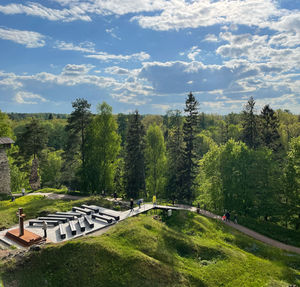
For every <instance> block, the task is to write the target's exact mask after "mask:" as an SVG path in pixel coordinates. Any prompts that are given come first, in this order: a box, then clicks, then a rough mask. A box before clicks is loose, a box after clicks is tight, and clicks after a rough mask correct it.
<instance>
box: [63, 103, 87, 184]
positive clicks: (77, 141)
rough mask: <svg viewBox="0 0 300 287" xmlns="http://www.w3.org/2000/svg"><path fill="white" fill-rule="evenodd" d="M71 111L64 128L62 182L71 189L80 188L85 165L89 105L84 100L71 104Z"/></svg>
mask: <svg viewBox="0 0 300 287" xmlns="http://www.w3.org/2000/svg"><path fill="white" fill-rule="evenodd" d="M72 107H73V109H74V110H73V111H72V113H71V115H70V117H69V118H68V123H67V125H66V127H65V131H66V132H67V135H68V138H67V142H66V145H65V148H64V153H63V155H62V156H63V159H64V163H63V167H62V180H63V183H64V184H65V185H67V186H68V187H69V188H71V189H77V188H80V184H81V183H80V180H81V178H83V175H82V174H80V172H81V171H83V170H84V169H85V168H84V165H85V149H84V146H85V141H86V133H87V127H88V125H89V123H90V121H91V118H92V114H91V112H90V107H91V105H90V104H89V103H88V102H87V100H85V99H76V101H75V102H73V103H72Z"/></svg>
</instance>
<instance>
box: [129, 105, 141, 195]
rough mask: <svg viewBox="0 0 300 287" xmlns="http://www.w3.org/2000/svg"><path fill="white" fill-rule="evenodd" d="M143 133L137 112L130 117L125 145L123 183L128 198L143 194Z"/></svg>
mask: <svg viewBox="0 0 300 287" xmlns="http://www.w3.org/2000/svg"><path fill="white" fill-rule="evenodd" d="M144 136H145V131H144V127H143V125H142V122H141V116H140V115H139V113H138V111H136V112H135V113H134V114H132V115H130V118H129V123H128V131H127V140H126V144H125V172H124V183H125V191H126V194H127V196H128V197H132V198H137V197H138V196H139V194H140V193H141V192H143V193H144V194H145V156H144V151H145V139H144Z"/></svg>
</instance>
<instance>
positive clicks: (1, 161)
mask: <svg viewBox="0 0 300 287" xmlns="http://www.w3.org/2000/svg"><path fill="white" fill-rule="evenodd" d="M10 191H11V190H10V169H9V164H8V159H7V156H6V152H5V149H4V148H3V147H1V146H0V194H1V193H6V194H10Z"/></svg>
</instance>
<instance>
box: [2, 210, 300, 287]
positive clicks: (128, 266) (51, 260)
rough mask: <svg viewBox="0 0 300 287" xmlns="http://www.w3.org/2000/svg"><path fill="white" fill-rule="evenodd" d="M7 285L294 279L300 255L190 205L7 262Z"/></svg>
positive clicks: (274, 282) (299, 278) (280, 282)
mask: <svg viewBox="0 0 300 287" xmlns="http://www.w3.org/2000/svg"><path fill="white" fill-rule="evenodd" d="M2 279H3V282H4V286H8V287H10V286H21V287H22V286H24V287H27V286H28V287H34V286H55V287H58V286H72V287H73V286H95V287H96V286H97V287H99V286H143V287H144V286H212V287H215V286H228V287H234V286H237V287H241V286H258V287H262V286H269V287H274V286H275V287H276V286H285V287H286V286H289V284H298V285H299V284H300V256H299V255H296V254H293V253H288V252H285V251H281V250H279V249H276V248H272V247H269V246H266V245H264V244H262V243H260V242H258V241H255V240H253V239H251V238H249V237H247V236H245V235H242V234H241V233H239V232H238V231H236V230H233V229H232V228H230V227H228V226H225V225H223V224H222V222H218V221H215V220H212V219H208V218H205V217H203V216H200V215H197V214H195V213H190V212H186V211H178V212H174V213H173V215H172V216H171V217H170V218H168V217H166V216H165V215H162V214H161V217H158V218H156V219H154V218H153V214H148V215H140V216H138V217H134V218H128V219H127V220H125V221H123V222H120V223H118V224H117V225H115V226H114V227H113V228H111V229H110V230H109V231H108V232H107V233H105V234H103V235H101V236H94V237H93V236H89V237H83V238H79V239H75V240H71V241H68V242H65V243H61V244H57V245H48V246H47V247H45V248H43V249H42V250H41V251H39V252H34V253H31V254H28V255H27V256H26V257H25V258H24V260H23V261H21V262H20V261H19V262H14V261H11V262H10V263H8V264H6V265H5V267H4V268H2Z"/></svg>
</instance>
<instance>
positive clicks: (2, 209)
mask: <svg viewBox="0 0 300 287" xmlns="http://www.w3.org/2000/svg"><path fill="white" fill-rule="evenodd" d="M81 204H96V205H100V206H103V207H107V208H111V209H120V207H119V206H115V205H114V204H113V203H112V202H110V201H107V200H105V199H102V198H101V197H100V196H91V197H86V198H83V199H80V200H53V199H48V198H46V197H44V196H43V195H28V196H22V197H19V198H17V199H16V200H15V201H13V202H12V201H11V200H2V201H0V230H3V229H5V228H8V227H10V226H12V225H14V224H17V223H18V218H17V216H16V212H17V211H18V208H19V207H23V210H24V213H25V214H26V217H25V219H30V218H36V217H38V216H45V215H47V214H48V213H52V212H55V211H69V210H71V209H72V207H73V206H80V205H81Z"/></svg>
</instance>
